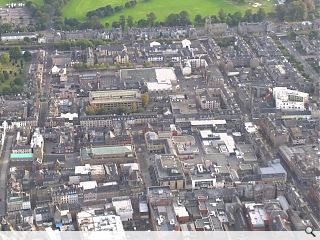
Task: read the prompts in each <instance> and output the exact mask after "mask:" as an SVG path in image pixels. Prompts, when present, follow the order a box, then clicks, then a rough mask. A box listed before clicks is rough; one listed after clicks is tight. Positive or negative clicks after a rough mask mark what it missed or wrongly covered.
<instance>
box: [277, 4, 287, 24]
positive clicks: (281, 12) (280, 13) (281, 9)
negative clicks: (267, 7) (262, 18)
mask: <svg viewBox="0 0 320 240" xmlns="http://www.w3.org/2000/svg"><path fill="white" fill-rule="evenodd" d="M285 15H286V8H285V6H284V5H277V6H276V18H277V19H278V21H280V22H283V21H284V18H285Z"/></svg>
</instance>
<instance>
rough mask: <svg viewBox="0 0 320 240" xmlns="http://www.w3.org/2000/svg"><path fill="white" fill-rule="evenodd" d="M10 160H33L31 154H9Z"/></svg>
mask: <svg viewBox="0 0 320 240" xmlns="http://www.w3.org/2000/svg"><path fill="white" fill-rule="evenodd" d="M10 158H11V159H17V158H33V153H11V154H10Z"/></svg>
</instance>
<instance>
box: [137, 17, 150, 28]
mask: <svg viewBox="0 0 320 240" xmlns="http://www.w3.org/2000/svg"><path fill="white" fill-rule="evenodd" d="M148 24H149V22H148V20H146V19H140V20H139V21H138V22H137V25H138V27H139V28H145V27H148Z"/></svg>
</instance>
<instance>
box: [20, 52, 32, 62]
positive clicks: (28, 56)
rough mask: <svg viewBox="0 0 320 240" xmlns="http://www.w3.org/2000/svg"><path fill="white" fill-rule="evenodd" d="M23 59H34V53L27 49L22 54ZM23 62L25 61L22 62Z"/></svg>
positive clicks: (27, 60)
mask: <svg viewBox="0 0 320 240" xmlns="http://www.w3.org/2000/svg"><path fill="white" fill-rule="evenodd" d="M22 57H23V59H24V60H25V61H26V62H29V61H31V60H32V55H31V53H30V52H29V51H25V52H24V53H23V55H22ZM22 63H23V62H22Z"/></svg>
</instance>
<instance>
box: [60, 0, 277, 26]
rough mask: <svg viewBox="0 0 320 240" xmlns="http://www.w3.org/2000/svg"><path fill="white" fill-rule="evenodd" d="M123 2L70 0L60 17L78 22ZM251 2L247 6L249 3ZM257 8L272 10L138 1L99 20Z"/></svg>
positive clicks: (265, 1) (266, 0) (214, 2)
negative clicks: (99, 10)
mask: <svg viewBox="0 0 320 240" xmlns="http://www.w3.org/2000/svg"><path fill="white" fill-rule="evenodd" d="M126 2H127V1H126V0H109V1H105V0H95V1H88V0H70V2H69V3H67V5H66V6H65V7H64V9H63V16H64V17H67V18H77V19H79V20H85V19H86V13H87V12H88V11H91V10H95V9H97V8H99V7H104V6H106V5H109V4H110V5H111V6H113V7H115V6H119V5H124V4H125V3H126ZM250 3H251V4H250ZM252 3H259V4H261V5H259V6H257V7H254V6H253V4H252ZM259 8H264V9H265V10H266V12H268V11H271V10H272V9H273V8H274V1H273V0H255V1H252V2H251V1H247V0H244V3H241V4H240V3H238V2H236V1H232V0H150V1H143V0H140V1H138V3H137V5H136V7H134V8H129V9H128V8H126V9H124V10H123V11H121V12H119V13H116V14H114V15H112V16H110V17H106V18H104V19H103V22H109V23H111V22H112V21H117V20H119V16H121V15H124V16H132V17H133V19H134V20H135V21H137V20H139V19H145V18H146V14H148V13H150V12H154V13H155V15H156V17H157V20H160V21H161V20H164V19H165V18H166V17H167V16H168V15H169V14H171V13H179V12H180V11H183V10H185V11H187V12H188V13H189V14H190V18H191V19H193V18H194V16H195V15H197V14H201V15H202V16H209V15H217V14H218V12H219V10H220V9H223V10H224V11H225V12H227V13H234V12H237V11H240V12H242V13H243V12H245V10H247V9H252V10H253V11H256V10H257V9H259Z"/></svg>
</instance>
